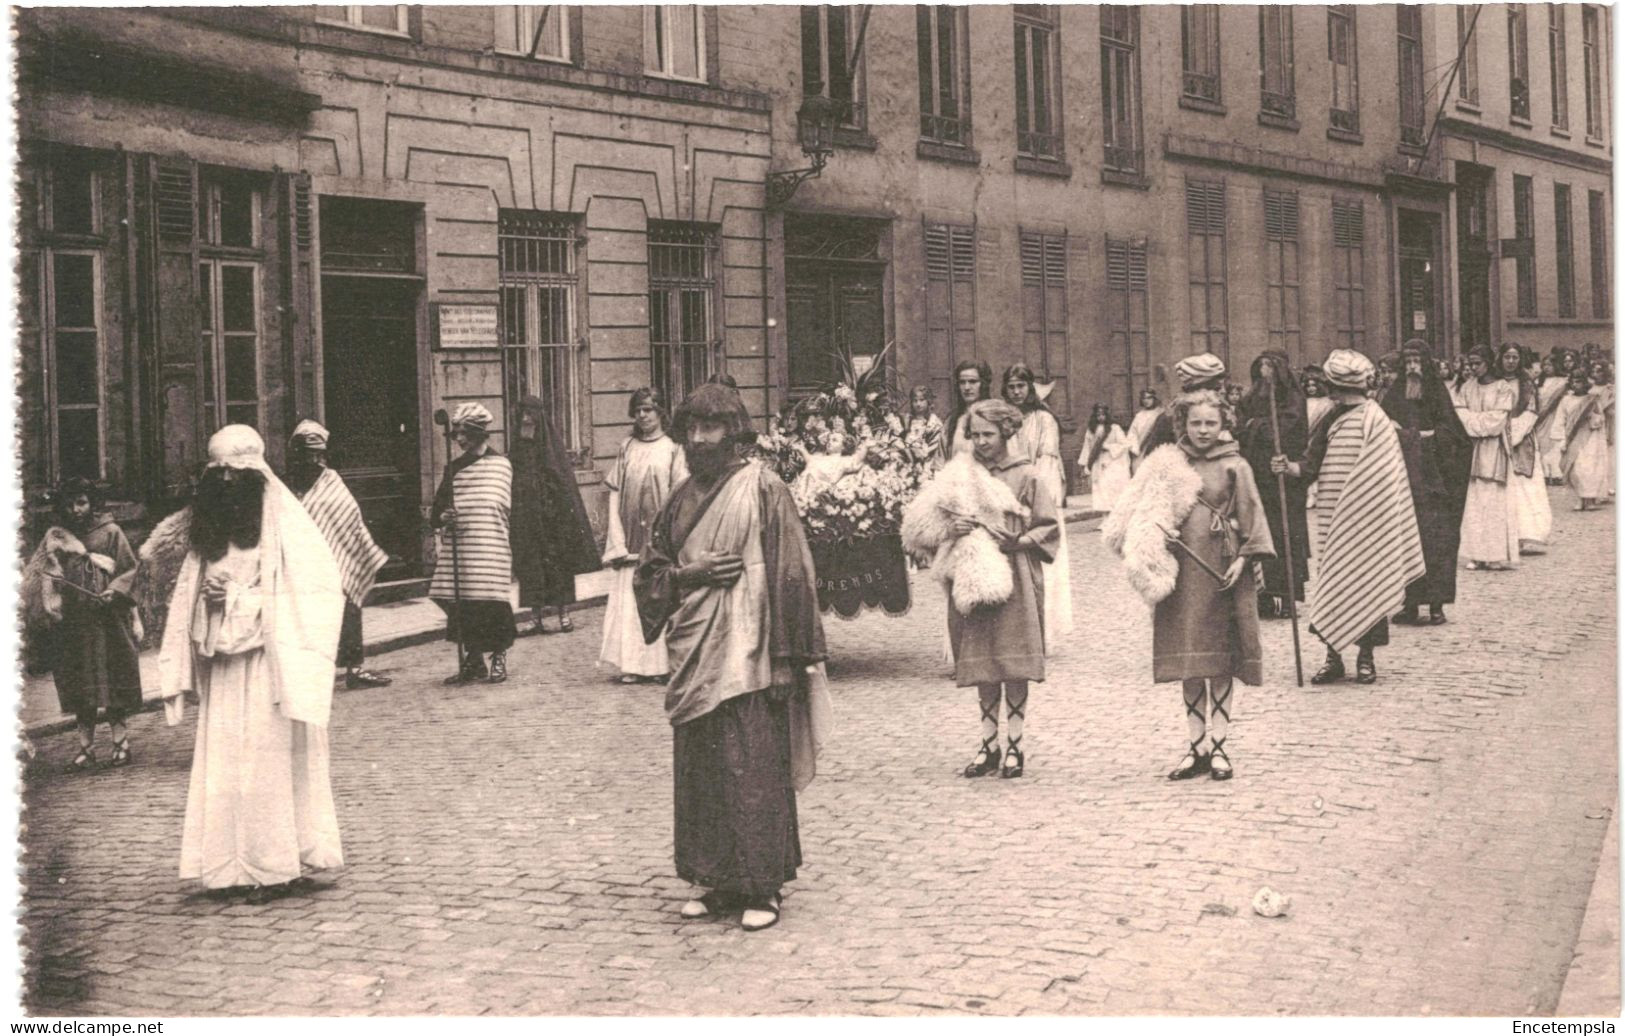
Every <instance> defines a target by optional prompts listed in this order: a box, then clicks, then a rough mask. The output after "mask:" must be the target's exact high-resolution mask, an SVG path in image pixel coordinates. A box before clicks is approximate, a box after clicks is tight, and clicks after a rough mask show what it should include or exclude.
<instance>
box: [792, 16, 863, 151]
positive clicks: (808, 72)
mask: <svg viewBox="0 0 1625 1036" xmlns="http://www.w3.org/2000/svg"><path fill="white" fill-rule="evenodd" d="M858 10H859V9H858V8H857V7H820V6H816V5H814V6H807V7H803V8H801V93H802V96H804V97H828V98H829V99H830V100H832V101H839V102H840V104H841V110H840V114H839V121H840V124H841V125H842V126H846V127H848V128H852V129H862V128H863V126H864V124H865V123H864V105H863V95H864V82H863V81H864V76H863V62H862V60H859V62H858V64H857V67H856V68H854V67H853V65H852V51H853V49H854V48H855V47H856V46H857V29H858V27H857V13H858Z"/></svg>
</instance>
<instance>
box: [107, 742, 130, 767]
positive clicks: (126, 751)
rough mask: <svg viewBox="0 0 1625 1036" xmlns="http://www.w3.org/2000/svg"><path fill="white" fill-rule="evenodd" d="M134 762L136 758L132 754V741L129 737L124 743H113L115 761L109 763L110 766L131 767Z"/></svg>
mask: <svg viewBox="0 0 1625 1036" xmlns="http://www.w3.org/2000/svg"><path fill="white" fill-rule="evenodd" d="M134 761H135V756H133V755H131V754H130V739H129V738H128V737H126V738H125V739H124V740H123V741H114V742H113V759H112V761H111V762H110V763H108V765H109V766H129V765H130V763H132V762H134Z"/></svg>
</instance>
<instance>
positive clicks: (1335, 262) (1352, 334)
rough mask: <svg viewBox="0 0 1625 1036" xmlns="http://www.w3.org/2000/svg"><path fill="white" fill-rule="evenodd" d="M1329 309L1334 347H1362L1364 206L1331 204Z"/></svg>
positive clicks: (1363, 321)
mask: <svg viewBox="0 0 1625 1036" xmlns="http://www.w3.org/2000/svg"><path fill="white" fill-rule="evenodd" d="M1332 309H1333V324H1334V332H1333V333H1334V334H1335V336H1336V347H1337V348H1339V349H1364V348H1365V204H1364V203H1363V202H1357V201H1352V202H1351V201H1335V200H1334V201H1333V202H1332Z"/></svg>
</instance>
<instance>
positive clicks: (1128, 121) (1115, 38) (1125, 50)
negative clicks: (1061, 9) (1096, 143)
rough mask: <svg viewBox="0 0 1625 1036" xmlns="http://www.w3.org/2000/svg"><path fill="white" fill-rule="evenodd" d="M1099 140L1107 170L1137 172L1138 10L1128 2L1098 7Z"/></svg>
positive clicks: (1139, 146)
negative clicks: (1100, 117) (1101, 110)
mask: <svg viewBox="0 0 1625 1036" xmlns="http://www.w3.org/2000/svg"><path fill="white" fill-rule="evenodd" d="M1100 100H1101V105H1102V107H1103V109H1104V111H1103V115H1104V118H1103V119H1102V120H1101V124H1100V131H1101V139H1102V141H1103V142H1104V144H1105V149H1106V159H1105V166H1106V168H1107V169H1111V170H1114V171H1116V172H1119V173H1138V172H1140V171H1141V170H1142V169H1143V168H1144V165H1145V159H1144V147H1143V145H1142V144H1141V142H1140V9H1139V8H1138V7H1131V6H1129V5H1127V4H1105V5H1102V6H1101V8H1100Z"/></svg>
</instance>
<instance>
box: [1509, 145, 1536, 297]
mask: <svg viewBox="0 0 1625 1036" xmlns="http://www.w3.org/2000/svg"><path fill="white" fill-rule="evenodd" d="M1512 224H1513V234H1512V236H1513V237H1515V238H1517V239H1518V240H1519V241H1520V242H1527V244H1526V246H1525V248H1524V250H1521V251H1519V253H1518V256H1517V258H1516V259H1515V260H1514V262H1516V263H1517V268H1518V315H1519V316H1520V317H1532V316H1536V315H1537V312H1538V311H1537V309H1536V296H1535V182H1534V181H1533V180H1532V179H1530V178H1529V177H1527V176H1513V177H1512Z"/></svg>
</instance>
